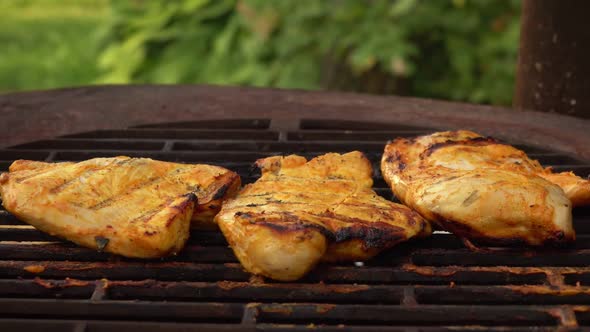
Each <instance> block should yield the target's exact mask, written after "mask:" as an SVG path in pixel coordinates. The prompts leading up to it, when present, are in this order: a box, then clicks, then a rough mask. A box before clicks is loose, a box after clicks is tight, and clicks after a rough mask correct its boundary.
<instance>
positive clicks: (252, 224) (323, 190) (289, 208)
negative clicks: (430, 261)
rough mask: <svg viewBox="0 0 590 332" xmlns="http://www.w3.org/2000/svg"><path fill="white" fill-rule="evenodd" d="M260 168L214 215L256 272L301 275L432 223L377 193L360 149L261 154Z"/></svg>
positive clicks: (361, 256)
mask: <svg viewBox="0 0 590 332" xmlns="http://www.w3.org/2000/svg"><path fill="white" fill-rule="evenodd" d="M256 164H257V166H258V167H259V168H260V169H261V171H262V176H261V177H260V179H258V181H256V182H255V183H252V184H249V185H247V186H245V187H244V188H243V190H242V191H241V192H240V193H238V195H237V196H236V197H235V198H234V199H230V200H228V201H227V202H226V203H225V204H224V206H223V208H222V210H221V212H220V213H219V214H218V215H217V217H216V221H217V223H218V225H219V227H220V228H221V230H222V232H223V234H224V235H225V237H226V239H227V240H228V242H229V244H230V245H231V247H232V249H233V250H234V253H235V254H236V256H237V257H238V259H239V260H240V262H241V263H242V265H243V266H244V267H245V268H246V270H248V271H249V272H251V273H255V274H259V275H263V276H266V277H270V278H272V279H277V280H285V281H287V280H296V279H299V278H300V277H302V276H303V275H305V274H306V273H307V272H308V271H309V270H311V269H312V268H313V267H314V266H315V265H316V264H317V263H318V262H319V261H321V260H323V261H340V260H365V259H368V258H371V257H372V256H374V255H376V254H377V253H379V252H380V251H382V250H384V249H387V248H389V247H391V246H393V245H395V244H397V243H400V242H402V241H405V240H408V239H410V238H412V237H414V236H421V235H429V234H430V226H429V224H428V223H426V222H425V221H424V220H423V219H422V217H420V216H419V215H418V214H417V213H415V212H414V211H412V210H410V209H408V208H407V207H405V206H403V205H400V204H395V203H393V202H390V201H388V200H386V199H384V198H382V197H380V196H378V195H377V194H376V193H375V192H374V191H373V190H372V189H371V187H372V185H373V180H372V179H371V176H372V173H373V172H372V167H371V164H370V162H369V161H368V160H367V158H366V157H365V156H364V155H363V154H362V153H360V152H358V151H355V152H350V153H347V154H343V155H340V154H336V153H329V154H326V155H323V156H320V157H317V158H314V159H312V160H310V161H307V160H306V159H305V158H304V157H300V156H296V155H291V156H287V157H280V156H276V157H269V158H265V159H260V160H258V161H257V163H256Z"/></svg>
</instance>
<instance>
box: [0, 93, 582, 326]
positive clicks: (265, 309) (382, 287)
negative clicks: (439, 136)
mask: <svg viewBox="0 0 590 332" xmlns="http://www.w3.org/2000/svg"><path fill="white" fill-rule="evenodd" d="M0 120H3V121H4V124H5V125H4V127H5V130H4V133H3V134H0V135H2V136H1V137H0V138H1V139H2V141H1V142H2V144H3V146H4V147H3V148H2V149H0V160H1V161H0V167H1V169H2V170H3V171H5V170H7V168H8V166H9V165H10V163H11V162H12V161H13V160H15V159H34V160H45V161H65V160H71V161H78V160H84V159H88V158H92V157H105V156H116V155H128V156H135V157H139V156H142V157H150V158H154V159H159V160H168V161H178V162H191V163H210V164H215V165H220V166H224V167H227V168H229V169H232V170H235V171H237V172H238V173H239V174H240V175H241V177H242V179H243V182H245V183H250V182H253V181H255V180H256V178H257V174H256V170H253V169H252V168H251V164H252V163H253V162H254V161H255V160H256V159H257V158H261V157H265V156H269V155H275V154H290V153H297V154H300V155H304V156H306V157H313V156H317V155H320V154H323V153H325V152H347V151H352V150H360V151H363V152H365V153H366V155H367V156H368V157H369V159H370V160H371V161H372V162H373V164H374V169H375V174H374V179H375V185H374V187H375V189H376V191H377V192H378V193H379V194H380V195H382V196H384V197H386V198H389V199H395V198H394V197H392V194H391V191H390V190H389V189H388V188H387V186H386V184H385V182H384V181H383V178H382V177H381V175H380V173H379V159H380V156H381V153H382V151H383V147H384V144H385V142H386V141H387V140H388V139H392V138H395V137H398V136H415V135H419V134H426V133H429V132H432V131H433V130H441V129H456V128H465V129H473V130H477V131H480V132H483V133H484V134H493V135H495V136H497V137H498V138H500V139H503V140H505V141H507V142H509V143H511V144H515V145H517V146H518V147H520V148H522V149H524V150H525V151H526V152H527V153H529V155H530V156H531V157H533V158H536V159H538V160H540V161H541V163H543V164H544V165H547V166H548V165H551V166H553V167H554V168H555V169H556V170H559V171H561V170H574V171H575V172H576V173H577V174H579V175H581V176H588V174H590V162H588V160H590V148H589V147H588V144H587V142H588V139H589V138H590V134H589V133H588V132H587V129H588V128H590V127H589V126H588V123H587V122H585V120H578V119H573V118H569V117H564V116H558V115H554V114H542V113H535V112H518V113H517V112H514V111H510V110H505V109H500V108H491V107H485V106H473V105H465V104H453V103H446V102H434V101H428V100H417V99H405V98H396V97H376V96H365V95H356V94H339V93H319V92H302V91H286V90H268V89H244V88H218V87H208V86H200V87H194V86H192V87H191V86H184V87H165V86H143V87H142V86H136V87H134V86H131V87H95V88H79V89H69V90H58V91H47V92H36V93H26V94H22V93H19V94H11V95H5V96H0ZM574 226H575V229H576V231H577V233H578V239H577V241H576V244H575V245H574V246H573V247H571V248H562V249H549V248H547V249H541V250H530V249H521V248H506V249H501V250H496V251H493V252H486V251H483V252H473V251H470V250H468V249H466V248H465V247H464V246H463V245H462V244H461V242H460V241H459V240H458V239H457V238H455V237H454V236H453V235H451V234H448V233H444V232H437V233H436V234H434V236H432V237H431V238H429V239H425V240H417V241H412V242H410V243H405V244H402V245H400V246H397V247H395V248H393V249H391V250H389V251H387V252H384V253H382V254H380V255H379V256H377V257H376V258H374V259H372V260H370V261H368V262H364V264H359V263H356V264H355V263H341V264H332V265H329V264H323V265H321V266H319V267H318V268H316V269H315V270H314V271H313V272H311V273H310V274H309V275H308V276H306V277H305V278H304V279H302V280H300V281H298V282H295V283H281V282H274V281H271V280H261V279H260V278H253V277H251V276H250V275H249V274H248V273H246V272H245V271H243V270H242V268H241V266H240V264H239V263H238V262H237V260H236V258H235V257H234V255H233V253H232V251H231V249H230V248H228V247H227V243H226V242H225V240H224V238H223V236H222V235H221V234H220V233H218V232H197V231H193V232H192V233H191V238H190V240H189V242H188V244H187V247H186V248H185V249H184V250H183V251H182V252H181V253H180V254H178V255H177V256H174V257H169V258H166V259H162V260H148V261H146V260H137V259H127V258H123V257H118V256H115V255H110V254H106V253H99V252H96V251H93V250H89V249H85V248H81V247H78V246H76V245H73V244H70V243H67V242H64V241H60V240H58V239H55V238H53V237H51V236H48V235H46V234H43V233H41V232H38V231H36V230H35V229H33V228H32V227H30V226H27V225H25V224H23V223H21V222H20V221H19V220H17V219H16V218H15V217H14V216H12V215H11V214H9V213H8V212H6V211H4V210H2V211H0V331H10V330H25V331H37V330H38V331H77V332H78V331H118V330H124V329H125V330H129V331H134V330H137V331H144V332H147V331H188V330H198V331H225V330H227V331H229V330H231V331H242V330H244V331H246V330H260V331H282V330H287V329H293V330H298V331H308V330H318V331H339V330H343V329H350V330H355V331H395V330H405V329H413V330H415V331H422V330H439V329H440V328H441V327H444V328H448V329H458V330H473V329H479V328H482V327H487V328H492V329H496V330H502V331H504V330H523V331H529V330H539V329H541V330H544V329H546V330H555V329H556V328H558V327H561V328H575V327H578V326H587V325H590V266H588V265H589V264H588V263H590V235H589V233H590V209H585V208H579V209H576V210H575V211H574Z"/></svg>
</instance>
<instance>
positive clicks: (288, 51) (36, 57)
mask: <svg viewBox="0 0 590 332" xmlns="http://www.w3.org/2000/svg"><path fill="white" fill-rule="evenodd" d="M519 10H520V1H518V0H500V1H498V0H435V1H432V0H321V1H319V0H318V1H311V0H309V1H300V0H281V1H268V0H182V1H181V0H178V1H168V0H149V1H147V0H111V1H107V0H102V1H101V0H78V1H74V0H66V1H58V0H53V1H52V0H45V1H42V0H36V1H33V0H29V1H18V0H0V43H1V44H0V45H3V47H2V49H0V90H19V89H40V88H51V87H61V86H71V85H80V84H92V83H213V84H233V85H251V86H276V87H285V88H303V89H331V90H347V91H362V92H370V93H386V94H389V93H394V94H402V95H412V96H419V97H433V98H443V99H452V100H465V101H471V102H477V103H493V104H509V103H510V102H511V97H512V93H513V84H514V71H515V62H516V52H517V46H518V26H519V14H520V13H519Z"/></svg>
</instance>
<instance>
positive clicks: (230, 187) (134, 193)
mask: <svg viewBox="0 0 590 332" xmlns="http://www.w3.org/2000/svg"><path fill="white" fill-rule="evenodd" d="M239 187H240V178H239V176H238V175H237V174H235V173H233V172H231V171H228V170H226V169H224V168H221V167H216V166H209V165H186V164H176V163H169V162H162V161H156V160H152V159H147V158H129V157H116V158H96V159H91V160H87V161H83V162H79V163H69V162H64V163H44V162H36V161H29V160H18V161H15V162H14V163H13V164H12V165H11V166H10V169H9V173H4V174H2V175H1V176H0V196H1V197H2V204H3V205H4V207H5V208H6V210H8V211H10V212H11V213H13V214H14V215H16V216H17V217H18V218H19V219H21V220H23V221H25V222H27V223H29V224H31V225H33V226H34V227H36V228H38V229H39V230H41V231H44V232H46V233H49V234H51V235H55V236H58V237H61V238H64V239H67V240H70V241H72V242H75V243H77V244H80V245H82V246H85V247H89V248H94V249H99V250H104V251H108V252H112V253H116V254H120V255H123V256H128V257H141V258H152V257H161V256H165V255H168V254H173V253H176V252H178V251H179V250H180V249H181V248H182V247H183V246H184V243H185V242H186V240H187V238H188V236H189V228H190V225H191V220H192V222H193V223H195V224H197V226H199V225H203V224H204V225H205V227H208V228H211V227H212V226H213V225H214V224H213V216H214V215H215V214H216V213H217V212H218V211H219V209H220V208H221V202H222V201H223V200H224V199H226V198H227V197H228V196H231V195H233V194H235V193H236V192H237V191H238V189H239Z"/></svg>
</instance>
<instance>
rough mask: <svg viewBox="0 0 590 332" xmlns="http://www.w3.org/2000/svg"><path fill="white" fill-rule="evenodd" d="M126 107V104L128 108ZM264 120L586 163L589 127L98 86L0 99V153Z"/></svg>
mask: <svg viewBox="0 0 590 332" xmlns="http://www.w3.org/2000/svg"><path fill="white" fill-rule="evenodd" d="M130 101H133V102H130ZM245 118H246V119H272V122H271V123H270V129H271V130H281V131H288V130H289V129H293V128H295V127H297V126H298V125H299V120H303V119H320V120H322V119H323V120H334V121H336V120H351V121H363V122H375V123H402V124H403V125H410V126H417V127H423V128H428V129H432V130H437V129H441V128H448V129H460V128H469V129H472V130H476V131H479V132H481V133H482V134H485V135H492V136H495V137H498V138H501V139H507V140H510V141H513V142H521V143H525V144H528V145H532V146H537V147H541V148H543V147H544V148H549V149H551V150H555V151H559V152H562V153H567V154H570V155H572V156H574V157H577V158H579V159H582V160H585V161H590V145H588V144H587V142H588V141H590V130H588V128H590V121H589V120H584V119H579V118H574V117H570V116H565V115H558V114H551V113H541V112H535V111H515V110H512V109H509V108H502V107H492V106H485V105H473V104H466V103H455V102H447V101H437V100H431V99H419V98H409V97H397V96H375V95H367V94H356V93H340V92H312V91H303V90H281V89H269V88H246V87H220V86H210V85H128V86H117V85H104V86H89V87H78V88H67V89H56V90H47V91H35V92H18V93H9V94H4V95H0V123H2V127H1V129H2V130H0V147H7V146H12V145H17V144H20V143H26V142H30V141H33V140H40V139H48V138H52V137H56V136H62V135H75V134H76V133H83V132H89V131H94V130H100V129H124V128H128V127H133V126H142V125H150V124H154V123H164V122H181V121H195V119H198V120H219V119H232V120H239V119H245Z"/></svg>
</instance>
